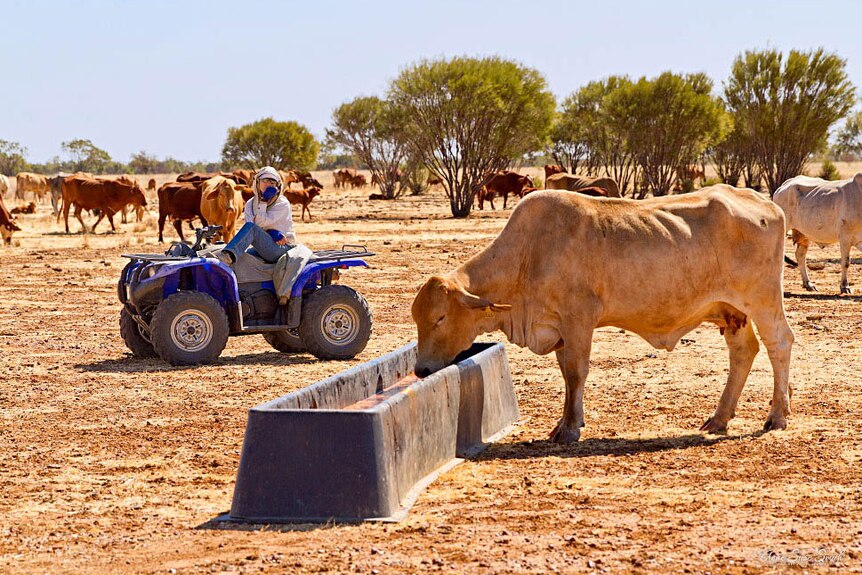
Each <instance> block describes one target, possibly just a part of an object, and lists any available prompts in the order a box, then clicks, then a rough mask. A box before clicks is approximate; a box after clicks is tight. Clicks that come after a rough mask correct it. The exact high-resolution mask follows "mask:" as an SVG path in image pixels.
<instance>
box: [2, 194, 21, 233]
mask: <svg viewBox="0 0 862 575" xmlns="http://www.w3.org/2000/svg"><path fill="white" fill-rule="evenodd" d="M20 231H21V228H19V227H18V224H16V223H15V218H13V217H12V214H10V213H9V210H7V209H6V205H5V204H4V203H3V196H2V194H0V239H2V240H3V245H4V246H8V245H10V244H11V243H12V233H13V232H20Z"/></svg>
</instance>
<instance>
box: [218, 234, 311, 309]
mask: <svg viewBox="0 0 862 575" xmlns="http://www.w3.org/2000/svg"><path fill="white" fill-rule="evenodd" d="M312 255H313V252H312V251H311V250H310V249H308V248H307V247H306V246H304V245H302V244H299V245H297V246H295V247H293V248H291V249H290V251H288V252H287V253H286V254H284V255H283V256H281V258H279V260H278V261H277V262H275V263H274V264H271V263H268V262H266V261H264V260H263V259H261V258H260V257H257V256H255V255H253V254H251V253H249V252H244V253H242V254H240V255H239V257H238V258H237V260H236V262H234V264H233V266H231V268H232V269H233V273H234V274H235V275H236V281H237V283H240V284H242V283H250V282H269V281H271V282H272V283H273V284H274V286H275V293H276V295H277V296H278V299H279V302H280V303H281V304H282V305H283V304H285V303H287V300H288V298H289V297H290V290H291V289H292V288H293V284H294V283H295V282H296V280H297V278H298V277H299V274H300V273H302V270H303V269H304V268H305V266H306V264H307V263H308V261H309V260H310V259H311V257H312Z"/></svg>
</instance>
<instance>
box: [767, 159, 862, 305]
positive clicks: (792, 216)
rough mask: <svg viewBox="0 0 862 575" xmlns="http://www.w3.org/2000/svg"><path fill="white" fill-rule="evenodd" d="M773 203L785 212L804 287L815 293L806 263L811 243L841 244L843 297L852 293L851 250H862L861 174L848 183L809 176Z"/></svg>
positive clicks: (786, 187)
mask: <svg viewBox="0 0 862 575" xmlns="http://www.w3.org/2000/svg"><path fill="white" fill-rule="evenodd" d="M772 200H773V201H774V202H775V203H776V204H778V206H779V207H780V208H781V209H782V211H784V216H785V218H786V224H787V229H788V230H793V243H795V244H796V261H797V263H798V264H799V271H800V272H801V274H802V287H803V288H805V289H806V290H809V291H816V289H817V288H816V287H815V286H814V284H812V283H811V280H810V279H809V277H808V266H807V263H806V260H807V255H808V247H809V245H810V243H811V242H814V243H816V244H819V245H820V246H827V245H830V244H834V243H838V244H839V246H840V249H841V293H842V294H849V293H851V291H852V290H851V289H850V284H849V283H848V280H847V272H848V270H849V268H850V249H851V248H852V247H853V246H856V249H858V250H862V173H858V174H856V175H855V176H853V177H852V178H850V179H849V180H837V181H832V182H830V181H827V180H823V179H820V178H811V177H808V176H796V177H795V178H790V179H789V180H787V181H786V182H784V183H783V184H781V186H779V188H778V189H777V190H776V191H775V195H773V196H772Z"/></svg>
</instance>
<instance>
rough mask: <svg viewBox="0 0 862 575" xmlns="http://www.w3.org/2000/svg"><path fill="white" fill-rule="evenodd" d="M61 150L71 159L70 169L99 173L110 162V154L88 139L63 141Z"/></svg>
mask: <svg viewBox="0 0 862 575" xmlns="http://www.w3.org/2000/svg"><path fill="white" fill-rule="evenodd" d="M62 148H63V151H64V152H66V153H67V154H68V155H69V157H70V158H71V161H72V171H75V172H91V173H94V174H100V173H102V172H104V171H105V168H106V167H107V166H108V164H109V163H110V162H111V155H110V154H108V152H106V151H105V150H102V149H101V148H97V147H96V146H95V145H94V144H93V142H91V141H90V140H82V139H79V140H70V141H68V142H63V144H62Z"/></svg>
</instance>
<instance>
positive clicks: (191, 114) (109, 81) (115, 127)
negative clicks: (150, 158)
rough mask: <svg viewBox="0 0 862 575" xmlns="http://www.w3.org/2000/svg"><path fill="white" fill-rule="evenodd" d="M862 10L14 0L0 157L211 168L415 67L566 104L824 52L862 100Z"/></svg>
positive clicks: (669, 4)
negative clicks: (658, 81)
mask: <svg viewBox="0 0 862 575" xmlns="http://www.w3.org/2000/svg"><path fill="white" fill-rule="evenodd" d="M860 16H862V2H854V1H829V0H825V1H819V2H815V1H800V0H781V1H778V0H745V1H737V0H723V1H720V2H709V3H706V2H700V3H696V2H688V1H676V0H673V1H670V0H669V1H661V0H653V1H651V2H635V1H631V2H622V1H619V2H614V1H612V0H605V1H603V2H595V1H594V0H591V1H588V2H576V1H569V2H550V1H542V0H537V1H526V0H522V1H520V2H515V1H511V0H495V1H480V0H477V1H468V0H462V1H458V0H435V1H433V2H432V1H423V2H420V1H411V0H401V1H392V2H390V1H372V0H369V1H358V0H344V1H341V0H339V1H336V0H305V1H302V2H294V1H282V2H260V1H257V0H241V1H236V0H235V1H222V0H208V1H197V0H188V1H162V0H146V1H144V0H140V1H137V2H133V1H131V0H114V1H108V0H104V1H95V0H93V1H88V0H77V1H72V0H69V1H59V0H57V1H47V0H43V1H40V0H27V1H19V0H0V79H2V81H0V140H10V141H14V142H18V143H20V144H21V145H23V146H25V147H26V148H27V150H28V153H27V159H28V160H29V161H31V162H45V161H47V160H49V159H50V158H52V157H54V156H61V157H62V156H63V154H62V149H61V143H62V142H64V141H68V140H72V139H77V138H85V139H89V140H92V142H93V143H94V144H95V145H97V146H98V147H100V148H102V149H104V150H106V151H108V153H110V154H111V156H112V157H113V158H114V159H116V160H121V161H128V160H129V156H130V155H131V154H132V153H135V152H138V151H141V150H144V151H146V152H148V153H150V154H155V155H156V156H158V157H160V158H164V157H166V156H172V157H174V158H177V159H180V160H187V161H195V160H206V161H215V160H218V159H220V157H221V148H222V145H223V144H224V140H225V137H226V135H227V130H228V128H230V127H235V126H240V125H242V124H246V123H249V122H253V121H255V120H258V119H261V118H266V117H273V118H275V119H276V120H294V121H297V122H299V123H301V124H303V125H305V126H306V127H307V128H308V129H309V130H311V132H312V133H313V134H315V136H317V137H318V138H322V137H323V135H324V133H325V130H326V128H327V126H328V125H329V123H330V119H331V115H332V111H333V110H334V109H335V108H336V107H337V106H338V105H340V104H342V103H344V102H347V101H350V100H352V99H353V98H355V97H357V96H363V95H380V96H383V95H385V93H386V90H387V87H388V85H389V82H390V81H391V80H392V79H393V78H395V77H396V76H397V75H398V73H399V72H400V71H401V70H402V69H403V68H405V67H406V66H408V65H409V64H411V63H414V62H416V61H418V60H421V59H435V58H442V57H451V56H461V55H468V56H485V55H499V56H502V57H504V58H509V59H513V60H516V61H518V62H520V63H521V64H523V65H526V66H529V67H532V68H535V69H537V70H539V71H540V72H541V73H542V74H543V75H544V77H545V78H546V80H547V82H548V86H549V88H550V90H551V91H552V92H553V93H554V94H555V96H556V97H557V99H558V101H560V100H562V99H563V98H565V97H566V96H567V95H569V94H571V93H572V92H573V91H575V90H576V89H577V88H578V87H580V86H582V85H584V84H586V83H587V82H590V81H592V80H598V79H601V78H604V77H606V76H609V75H612V74H627V75H629V76H631V77H633V78H639V77H641V76H647V77H652V76H655V75H657V74H659V73H661V72H663V71H666V70H671V71H673V72H680V73H687V72H705V73H706V74H707V75H709V76H710V77H711V78H712V79H713V80H714V81H715V83H716V87H717V90H718V89H720V87H721V82H722V81H724V80H725V79H726V78H727V76H728V74H729V72H730V67H731V65H732V63H733V59H734V57H736V55H738V54H740V53H742V52H743V51H745V50H751V49H764V48H775V49H779V50H782V51H788V50H790V49H794V48H795V49H803V50H808V49H813V48H817V47H824V48H826V49H827V50H828V51H830V52H834V53H837V54H838V55H839V56H841V57H842V58H844V59H846V60H847V72H848V74H849V76H850V79H851V81H853V83H854V84H856V85H857V86H858V87H860V88H862V39H860V35H859V32H858V28H859V21H860Z"/></svg>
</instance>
